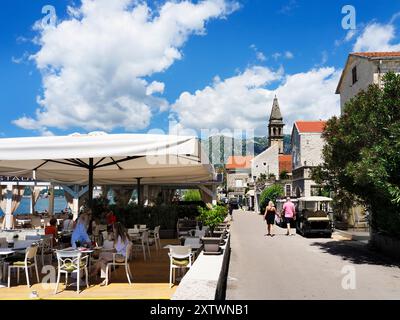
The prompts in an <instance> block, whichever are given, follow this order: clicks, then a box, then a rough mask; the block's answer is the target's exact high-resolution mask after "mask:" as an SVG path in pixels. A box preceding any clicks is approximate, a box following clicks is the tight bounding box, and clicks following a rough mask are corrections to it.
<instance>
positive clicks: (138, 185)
mask: <svg viewBox="0 0 400 320" xmlns="http://www.w3.org/2000/svg"><path fill="white" fill-rule="evenodd" d="M140 179H141V178H136V180H137V197H138V206H141V205H142V201H141V199H140V198H141V197H140V196H141V195H140Z"/></svg>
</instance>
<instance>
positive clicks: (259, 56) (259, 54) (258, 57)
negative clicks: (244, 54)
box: [256, 52, 267, 61]
mask: <svg viewBox="0 0 400 320" xmlns="http://www.w3.org/2000/svg"><path fill="white" fill-rule="evenodd" d="M256 56H257V60H259V61H265V60H267V58H266V57H265V54H264V53H262V52H257V53H256Z"/></svg>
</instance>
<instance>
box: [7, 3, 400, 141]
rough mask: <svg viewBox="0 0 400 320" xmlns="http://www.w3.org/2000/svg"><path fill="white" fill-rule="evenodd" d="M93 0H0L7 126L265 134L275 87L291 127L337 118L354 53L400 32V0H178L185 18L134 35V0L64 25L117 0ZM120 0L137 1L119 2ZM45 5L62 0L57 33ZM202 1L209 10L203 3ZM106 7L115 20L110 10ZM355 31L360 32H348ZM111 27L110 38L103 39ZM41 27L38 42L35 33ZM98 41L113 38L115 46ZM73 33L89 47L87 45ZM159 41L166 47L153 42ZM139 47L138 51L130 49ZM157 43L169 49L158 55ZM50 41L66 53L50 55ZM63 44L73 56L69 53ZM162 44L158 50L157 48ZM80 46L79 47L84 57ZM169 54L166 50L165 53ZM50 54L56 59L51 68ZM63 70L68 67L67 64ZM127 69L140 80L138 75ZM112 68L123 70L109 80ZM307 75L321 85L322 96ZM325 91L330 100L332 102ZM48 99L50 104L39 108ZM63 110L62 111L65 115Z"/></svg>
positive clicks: (23, 132)
mask: <svg viewBox="0 0 400 320" xmlns="http://www.w3.org/2000/svg"><path fill="white" fill-rule="evenodd" d="M91 1H94V2H98V7H95V8H94V9H93V8H91V9H90V10H91V11H90V12H89V13H88V12H86V13H85V12H83V11H82V10H81V2H80V1H78V0H75V1H66V0H65V1H61V0H58V1H52V0H34V1H33V0H30V1H27V0H3V1H2V10H1V11H0V30H1V33H0V110H1V120H2V121H1V122H0V136H1V137H14V136H35V135H44V134H57V135H59V134H69V133H72V132H76V131H78V132H82V133H84V132H88V131H95V130H103V131H107V132H147V131H149V130H150V129H162V130H165V131H166V130H168V127H169V121H170V120H173V121H174V123H175V125H176V126H177V127H179V128H183V129H186V128H193V129H195V130H200V129H209V128H211V129H213V128H215V129H217V130H223V129H225V128H227V129H232V130H233V129H236V128H238V129H246V128H252V129H254V130H255V131H256V134H258V135H263V134H264V131H263V127H264V126H265V125H266V124H265V123H266V121H267V120H268V116H269V112H270V108H271V105H272V98H273V95H274V94H278V98H279V99H280V103H281V108H282V112H283V116H284V117H285V118H286V120H287V123H288V125H287V128H290V124H291V122H293V121H294V120H295V119H305V118H307V119H318V118H327V117H329V116H331V115H333V114H337V113H338V112H339V105H338V97H337V96H335V94H334V87H335V84H336V83H337V78H338V76H339V74H340V71H341V68H343V66H344V63H345V60H346V58H347V55H348V53H349V52H351V51H353V50H354V49H355V48H361V49H363V51H364V50H377V51H379V49H380V48H375V47H374V43H375V41H376V42H378V41H377V40H375V39H376V37H382V38H383V39H384V40H382V41H383V42H384V43H385V44H386V45H387V47H388V48H389V49H390V48H393V50H394V49H397V48H398V47H399V46H398V45H399V43H400V31H399V27H400V17H399V18H397V17H396V14H397V13H399V12H400V2H399V1H395V0H381V1H378V2H376V1H373V2H371V1H361V0H360V1H351V2H348V1H317V0H307V1H306V0H303V1H302V0H282V1H265V0H237V1H228V0H226V1H224V0H207V1H205V2H207V4H209V6H206V5H204V6H203V7H201V8H200V2H199V1H192V4H193V7H190V8H189V9H188V8H187V7H184V6H183V5H182V3H181V6H179V1H178V4H177V6H176V10H175V9H174V10H173V12H172V13H170V14H168V15H167V14H165V17H166V18H165V19H170V20H174V19H175V20H176V21H178V22H179V23H180V24H182V25H183V26H181V27H176V26H175V24H173V23H169V22H165V26H166V27H164V26H162V28H160V29H166V28H170V29H168V30H164V31H163V30H161V31H160V29H157V30H155V31H154V30H153V29H144V30H145V31H146V32H143V33H141V34H140V35H136V38H130V37H133V35H132V33H130V32H128V30H127V29H128V28H130V29H132V28H134V26H136V25H138V24H137V23H139V22H140V21H139V20H138V21H139V22H137V21H136V22H135V21H134V19H135V18H132V21H128V20H129V19H128V20H127V22H126V24H125V25H121V26H120V27H115V23H113V22H112V21H118V19H120V17H122V16H121V14H123V13H126V12H130V11H132V10H134V9H135V6H136V5H135V4H134V3H133V2H135V1H132V3H131V4H130V6H129V7H126V6H125V7H124V6H122V7H120V8H112V10H110V9H109V8H106V11H107V12H110V15H111V16H110V24H113V27H110V28H109V29H108V28H107V29H104V30H107V31H106V32H104V31H103V32H101V31H99V33H98V34H96V29H93V28H91V27H88V28H87V29H85V30H86V31H87V30H88V29H89V30H91V32H92V34H89V31H87V32H86V33H85V32H82V33H81V32H79V31H78V32H72V33H71V32H65V30H64V31H63V23H64V22H65V20H66V19H70V20H71V19H72V20H73V19H75V21H81V19H82V12H83V15H85V14H88V15H89V16H90V19H88V20H90V21H91V22H90V23H93V25H96V23H97V22H96V17H97V14H98V13H97V11H96V10H102V7H101V6H107V5H106V4H105V2H103V4H102V1H101V0H100V1H99V0H86V2H87V3H90V2H91ZM119 1H120V2H124V3H125V4H126V3H128V2H130V1H128V0H117V1H116V2H119ZM144 2H145V1H141V4H142V5H143V3H144ZM166 2H168V1H157V2H153V1H147V4H148V7H149V10H152V13H151V14H150V15H149V16H148V19H149V20H150V22H151V19H155V18H156V17H157V16H158V15H159V14H160V10H161V9H160V8H162V7H163V6H166ZM346 4H351V5H353V6H354V7H355V8H356V21H357V29H356V33H355V34H354V35H353V37H350V35H349V34H348V30H344V29H343V28H342V27H341V20H342V18H343V14H342V13H341V9H342V7H343V6H344V5H346ZM44 5H53V6H54V7H55V9H56V12H57V27H56V28H57V29H58V30H55V31H54V33H55V34H56V36H58V38H57V37H52V38H51V39H50V40H49V39H47V40H46V38H45V31H43V30H40V29H39V30H36V31H35V30H33V25H34V24H35V22H36V21H40V20H41V19H42V18H43V17H44V15H43V14H42V13H41V11H42V7H43V6H44ZM67 5H70V6H73V7H74V8H75V9H76V10H78V11H79V10H81V11H80V14H81V16H80V17H78V16H77V17H75V18H74V17H71V16H69V15H68V14H67ZM103 9H104V8H103ZM187 10H188V11H187ZM197 10H198V11H199V15H200V13H201V14H202V16H201V18H198V16H197V15H194V13H195V12H196V11H197ZM189 13H190V14H192V13H193V17H194V18H193V19H199V21H197V22H196V23H194V22H193V21H186V20H185V19H184V16H185V14H189ZM101 15H102V13H99V15H98V16H99V17H101ZM112 15H113V16H112ZM160 15H161V14H160ZM105 17H106V20H107V19H108V13H107V14H106V16H105ZM99 19H100V18H99ZM113 19H117V20H113ZM182 19H183V20H182ZM103 20H104V19H103ZM175 20H174V21H175ZM192 22H193V23H192ZM88 23H89V22H88ZM101 23H103V26H102V28H106V26H105V25H104V24H105V23H107V22H101ZM131 23H132V24H131ZM140 23H143V25H145V24H146V22H143V21H142V22H140ZM82 25H83V24H82ZM93 25H92V26H93ZM118 28H121V30H119V29H118ZM179 28H180V29H179ZM110 29H112V30H110ZM74 30H79V29H74ZM108 30H110V31H108ZM56 32H57V33H56ZM125 32H126V34H125ZM163 32H164V33H163ZM174 32H175V33H176V35H174V36H173V37H172V36H171V39H168V41H167V40H165V43H164V41H163V40H164V39H165V38H166V37H167V38H168V37H169V36H170V35H171V34H173V33H174ZM104 33H106V34H104ZM346 35H348V38H351V39H349V40H348V41H345V40H344V39H345V37H346ZM103 36H104V39H103V40H99V38H101V37H103ZM35 37H36V40H37V41H36V44H35V43H33V41H32V40H33V39H34V38H35ZM137 37H140V39H139V40H138V38H137ZM60 38H62V40H60ZM57 39H58V40H57ZM130 39H132V41H130ZM149 39H151V40H149ZM385 39H386V40H385ZM387 39H389V40H387ZM60 41H61V43H60ZM96 41H110V42H111V41H115V43H113V48H111V49H112V50H111V51H110V48H106V47H104V48H103V47H102V45H101V43H100V42H96ZM146 41H149V47H150V49H148V50H150V51H146V50H147V44H148V42H146ZM150 41H152V42H151V43H150ZM158 41H159V42H160V43H163V44H164V45H165V48H167V47H168V48H171V47H172V48H174V49H176V52H179V57H176V56H175V55H174V54H176V52H175V51H174V52H175V53H174V54H173V58H171V56H170V53H168V54H166V53H165V52H167V51H165V50H164V49H165V48H164V47H163V48H160V47H161V44H160V45H159V46H158V44H157V42H158ZM357 41H358V44H357ZM385 41H386V42H385ZM154 42H156V43H154ZM69 43H71V45H70V46H69ZM75 43H77V44H80V45H83V46H84V48H85V49H84V50H82V49H80V48H77V46H76V45H73V44H75ZM88 43H89V44H88ZM90 46H92V47H90ZM141 46H142V47H143V48H142V47H141ZM152 46H154V47H155V48H157V49H154V50H153V49H151V48H152ZM96 48H99V51H100V52H101V54H99V56H101V59H100V57H99V56H98V55H96ZM85 50H86V51H85ZM129 50H131V51H132V56H134V58H132V59H134V61H129V59H130V58H129V57H130V53H129ZM155 50H160V52H159V55H157V54H156V53H154V52H155ZM38 52H42V53H43V55H42V56H41V58H40V59H37V58H31V59H29V56H32V55H35V54H37V53H38ZM52 52H53V53H54V52H55V54H56V57H51V53H52ZM110 52H112V53H113V54H110ZM168 52H169V51H168ZM63 53H65V55H66V56H68V55H69V57H62V58H61V56H62V55H63ZM153 53H154V57H152V58H151V59H150V58H148V57H149V56H152V55H153ZM81 54H82V57H80V55H81ZM49 55H50V57H49ZM57 55H58V56H57ZM75 56H76V57H79V59H78V60H79V61H78V62H76V61H75ZM70 57H74V58H73V59H72V60H74V61H72V62H71V59H70ZM58 58H60V59H58ZM164 58H165V59H167V60H168V61H166V62H165V63H164V62H163V63H162V64H161V65H159V64H158V62H160V61H164V60H163V59H164ZM85 59H86V60H85ZM96 59H99V60H98V61H96ZM141 59H143V61H142V60H141ZM86 61H87V62H86ZM123 61H124V63H123ZM41 62H42V63H43V64H42V65H41V66H40V63H41ZM79 63H81V66H80V65H79ZM120 63H121V65H120V66H119V65H118V64H120ZM44 65H45V66H44ZM55 65H56V66H55ZM49 66H51V67H54V66H55V69H57V68H58V69H57V70H56V71H54V70H53V72H54V73H53V74H52V73H51V72H50V71H49ZM126 66H128V67H129V66H132V69H131V70H130V69H129V68H128V69H126ZM89 67H90V68H89ZM142 67H143V68H142ZM138 69H140V70H138ZM62 70H64V71H66V70H70V72H68V73H67V72H65V73H66V74H67V75H65V76H62V75H60V74H61V73H62ZM124 70H127V71H126V72H127V74H124ZM117 75H118V76H117ZM129 75H131V76H132V79H135V80H137V82H135V83H132V82H131V80H129ZM57 77H59V78H57ZM77 77H82V78H83V79H84V80H85V83H88V84H89V86H88V88H86V87H85V88H84V89H83V88H82V80H79V81H80V82H77V83H73V81H77V80H76V78H77ZM114 77H115V78H114ZM216 77H218V78H216ZM110 78H113V79H116V80H115V81H113V82H112V83H111V84H108V83H107V81H108V79H110ZM54 79H56V80H59V81H60V82H57V83H61V87H62V88H65V92H59V91H60V90H59V87H58V86H55V85H54V83H53V82H51V81H50V80H54ZM143 81H144V82H143ZM139 82H140V83H139ZM45 83H46V84H45ZM152 83H154V87H155V88H157V89H156V90H153V91H154V92H153V91H151V92H150V93H149V94H148V95H147V96H146V94H144V93H143V92H144V91H146V90H147V91H146V92H147V93H148V90H150V89H149V87H150V85H151V84H152ZM302 83H303V85H304V88H303V87H301V86H302ZM306 87H309V88H315V90H314V96H313V93H312V92H309V91H307V90H308V89H307V88H306ZM151 88H153V86H151ZM108 90H110V91H112V92H108ZM143 90H144V91H143ZM61 91H64V90H63V89H61ZM116 92H118V94H117V93H116ZM296 92H298V94H297V95H296V94H295V93H296ZM231 93H232V94H231ZM38 96H39V97H40V99H41V100H42V103H41V105H39V104H38V101H37V97H38ZM45 97H48V98H45ZM302 100H303V101H302ZM326 101H329V103H330V104H331V105H329V106H324V105H323V104H326ZM80 104H81V105H82V107H80V109H79V110H84V111H82V114H80V115H79V119H78V120H77V121H72V120H71V121H69V120H68V118H69V117H72V118H73V117H75V115H76V113H77V110H78V109H77V110H73V108H72V107H73V106H76V105H80ZM160 106H161V107H160ZM38 108H39V109H40V113H41V115H40V116H38V115H37V114H36V112H37V111H36V110H37V109H38ZM78 113H79V112H78ZM58 114H62V117H60V119H58ZM114 115H115V117H114ZM56 118H57V119H56ZM16 120H17V121H16ZM53 120H54V121H53ZM103 123H104V126H103Z"/></svg>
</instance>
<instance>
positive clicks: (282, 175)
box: [279, 170, 289, 180]
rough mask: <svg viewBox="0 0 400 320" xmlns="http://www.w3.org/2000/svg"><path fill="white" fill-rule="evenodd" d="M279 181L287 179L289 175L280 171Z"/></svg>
mask: <svg viewBox="0 0 400 320" xmlns="http://www.w3.org/2000/svg"><path fill="white" fill-rule="evenodd" d="M279 179H281V180H286V179H289V174H288V172H287V171H286V170H282V171H281V172H280V173H279Z"/></svg>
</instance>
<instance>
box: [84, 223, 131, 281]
mask: <svg viewBox="0 0 400 320" xmlns="http://www.w3.org/2000/svg"><path fill="white" fill-rule="evenodd" d="M113 231H114V250H113V251H106V252H101V253H100V256H99V260H98V262H97V263H96V265H95V266H94V269H93V272H92V275H96V274H97V273H98V272H99V271H101V278H105V277H106V267H107V263H109V262H111V261H113V253H117V254H116V256H115V260H116V262H124V261H125V257H126V247H127V246H128V245H129V243H130V241H131V239H130V237H129V235H128V233H127V232H126V229H125V228H124V226H123V225H122V224H121V223H119V222H116V223H115V224H114V226H113ZM101 285H105V280H104V281H103V282H102V284H101Z"/></svg>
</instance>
